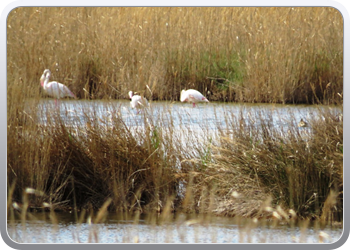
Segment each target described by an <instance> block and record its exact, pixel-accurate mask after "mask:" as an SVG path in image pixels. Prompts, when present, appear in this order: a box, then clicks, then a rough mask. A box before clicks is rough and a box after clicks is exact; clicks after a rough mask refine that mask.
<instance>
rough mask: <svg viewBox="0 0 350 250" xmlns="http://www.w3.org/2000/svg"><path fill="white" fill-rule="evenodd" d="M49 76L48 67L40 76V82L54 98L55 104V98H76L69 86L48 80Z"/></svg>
mask: <svg viewBox="0 0 350 250" xmlns="http://www.w3.org/2000/svg"><path fill="white" fill-rule="evenodd" d="M50 76H51V71H50V70H49V69H45V70H44V73H43V74H42V75H41V77H40V84H41V86H42V87H43V89H44V91H45V92H46V93H47V94H48V95H49V96H52V97H53V98H55V104H56V106H57V99H60V98H64V97H73V98H76V96H75V95H74V94H73V93H72V91H70V90H69V88H68V87H67V86H66V85H64V84H62V83H59V82H56V81H53V82H49V79H50Z"/></svg>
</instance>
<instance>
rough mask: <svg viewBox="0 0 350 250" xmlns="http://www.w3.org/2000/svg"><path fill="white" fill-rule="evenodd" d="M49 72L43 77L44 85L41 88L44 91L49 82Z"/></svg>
mask: <svg viewBox="0 0 350 250" xmlns="http://www.w3.org/2000/svg"><path fill="white" fill-rule="evenodd" d="M50 76H51V75H50V72H47V73H46V76H45V80H44V83H43V87H44V89H46V88H47V84H48V82H49V80H50Z"/></svg>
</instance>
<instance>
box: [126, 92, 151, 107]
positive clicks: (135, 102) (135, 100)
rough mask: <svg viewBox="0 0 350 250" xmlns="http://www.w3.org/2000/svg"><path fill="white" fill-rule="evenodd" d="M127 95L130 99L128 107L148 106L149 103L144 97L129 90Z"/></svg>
mask: <svg viewBox="0 0 350 250" xmlns="http://www.w3.org/2000/svg"><path fill="white" fill-rule="evenodd" d="M129 97H130V99H131V101H130V107H131V108H133V109H134V108H136V109H137V110H139V109H142V108H145V107H148V106H149V103H148V101H147V99H146V98H145V97H142V96H140V95H134V93H133V92H132V91H131V90H130V91H129Z"/></svg>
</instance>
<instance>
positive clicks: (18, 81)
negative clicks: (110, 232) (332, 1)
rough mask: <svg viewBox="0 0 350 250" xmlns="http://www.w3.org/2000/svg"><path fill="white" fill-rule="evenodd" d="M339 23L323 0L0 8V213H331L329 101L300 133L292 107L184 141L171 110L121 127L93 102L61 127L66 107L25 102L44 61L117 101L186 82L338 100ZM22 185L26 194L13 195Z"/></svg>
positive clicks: (235, 120) (166, 94)
mask: <svg viewBox="0 0 350 250" xmlns="http://www.w3.org/2000/svg"><path fill="white" fill-rule="evenodd" d="M204 17H206V18H204ZM341 21H342V19H341V16H340V13H339V12H337V11H336V10H335V9H332V8H318V7H312V8H311V7H310V8H51V7H50V8H44V7H42V8H27V7H26V8H17V9H15V10H13V11H12V12H11V13H10V14H9V17H8V33H7V34H8V45H7V46H8V47H7V48H8V50H7V55H8V58H7V61H8V65H7V77H8V78H7V79H8V82H7V97H8V98H7V125H8V129H7V139H8V141H7V181H8V183H7V186H8V212H9V213H13V207H16V209H17V208H20V210H21V211H27V210H28V209H32V210H51V211H55V210H70V211H74V212H78V211H96V210H98V209H100V208H103V210H111V211H129V212H130V211H133V212H138V213H140V212H141V213H146V212H147V213H148V212H161V213H163V214H165V215H168V214H170V212H174V211H175V212H189V213H197V212H202V213H203V214H205V213H213V214H216V215H229V216H236V215H239V216H246V217H255V218H266V217H273V216H274V215H276V213H278V214H280V216H282V217H283V216H284V215H285V214H284V213H283V212H282V211H289V209H292V210H291V211H294V213H295V214H296V215H297V216H300V218H320V219H321V220H322V221H325V222H330V221H334V220H342V212H343V210H342V209H343V201H342V192H343V186H342V184H343V175H342V173H343V164H342V163H343V162H342V161H343V121H342V119H340V118H341V116H338V114H335V113H332V112H331V111H329V112H328V111H320V115H318V116H313V117H310V119H309V129H308V130H302V129H299V128H298V127H297V122H298V121H296V120H295V118H294V117H293V114H290V117H291V119H290V121H288V124H287V126H286V127H283V128H280V127H278V126H274V124H273V121H272V120H273V119H272V117H271V116H270V114H264V113H259V112H257V113H244V112H243V111H242V112H241V114H239V115H237V114H228V116H226V117H225V118H223V119H225V120H224V122H225V123H226V128H227V129H224V128H222V127H220V126H219V125H217V127H216V129H217V131H218V133H217V138H216V139H215V140H214V139H213V138H208V137H206V136H203V138H196V139H199V140H200V143H197V144H193V143H190V142H189V141H187V142H186V141H184V140H183V138H184V137H188V138H191V137H196V135H195V134H193V133H192V130H191V127H190V126H188V125H185V124H183V125H182V126H181V127H180V133H179V132H177V130H176V129H175V127H174V125H173V119H174V118H175V117H176V116H177V114H173V113H171V112H168V111H166V112H164V113H162V114H158V115H154V113H153V112H152V109H150V110H149V111H147V110H146V111H145V112H143V113H142V114H141V115H140V117H142V120H143V122H142V125H140V126H139V127H138V128H137V129H135V130H131V129H130V128H129V127H128V126H127V124H126V121H125V120H124V118H123V117H122V116H121V115H120V112H118V107H116V108H115V109H114V110H113V115H112V116H107V114H106V119H101V118H99V117H97V115H96V113H95V112H94V110H93V111H92V112H86V113H84V115H83V117H82V118H83V119H82V120H79V121H75V122H72V123H70V124H68V123H67V122H66V120H65V119H63V118H62V116H61V115H60V114H59V112H66V113H68V112H74V111H71V110H57V109H56V108H54V107H52V108H49V109H45V110H44V109H40V108H38V107H39V106H40V105H38V104H39V102H40V98H42V93H41V89H40V85H39V78H40V75H41V74H42V71H43V69H45V68H50V69H51V70H52V72H54V73H53V76H54V79H55V80H59V81H61V82H64V83H65V84H66V85H68V86H69V87H70V88H71V90H72V91H73V92H75V93H76V94H77V96H78V97H79V98H87V99H96V98H111V99H114V98H127V92H128V90H130V89H133V90H137V91H139V92H141V93H144V94H145V95H146V96H147V97H148V99H150V100H178V98H179V93H180V90H181V89H182V88H189V87H191V88H192V87H193V88H197V89H199V90H201V91H202V92H204V93H206V95H207V96H208V98H209V99H210V100H211V101H212V100H223V101H250V102H282V103H287V102H293V103H297V102H306V103H313V102H317V103H335V104H337V105H339V106H341V104H342V87H343V85H342V84H343V83H342V51H343V50H342V48H343V44H342V22H341ZM164 110H166V109H164ZM43 116H45V117H47V120H46V121H45V123H40V122H38V121H39V120H40V119H41V117H43ZM266 118H269V119H266ZM179 119H181V118H179ZM282 122H284V121H282ZM208 126H209V125H208V124H207V125H206V124H204V125H203V126H202V129H203V132H204V133H203V134H204V135H205V131H207V130H208ZM305 133H306V135H305ZM28 188H30V189H29V191H30V190H37V192H38V193H36V195H23V193H26V192H25V191H26V190H27V191H28ZM37 194H40V195H37ZM106 202H107V203H108V205H104V204H106ZM11 211H12V212H11ZM274 212H275V213H274ZM286 213H287V212H286ZM287 214H288V213H287ZM291 216H293V213H289V215H288V216H286V217H285V219H286V220H287V218H290V217H291ZM25 218H26V212H22V219H25ZM283 218H284V217H283Z"/></svg>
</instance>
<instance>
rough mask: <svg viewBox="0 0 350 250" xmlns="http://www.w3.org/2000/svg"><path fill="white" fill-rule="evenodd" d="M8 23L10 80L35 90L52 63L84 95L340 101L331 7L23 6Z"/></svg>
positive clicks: (338, 30)
mask: <svg viewBox="0 0 350 250" xmlns="http://www.w3.org/2000/svg"><path fill="white" fill-rule="evenodd" d="M7 24H8V26H7V62H8V65H7V77H8V85H11V84H13V83H14V82H16V81H18V80H19V79H20V81H21V83H20V84H21V85H22V86H23V88H28V89H31V92H39V91H40V87H39V84H38V79H39V77H40V75H41V73H42V72H43V70H44V69H45V68H49V69H51V71H52V72H53V79H55V80H58V81H60V82H63V83H65V84H66V85H68V86H69V87H70V88H71V90H72V91H73V92H74V93H76V95H77V96H78V97H79V98H91V99H96V98H118V99H119V98H127V93H128V91H129V90H134V91H138V92H141V93H144V94H145V95H146V96H147V97H148V98H152V99H153V100H178V99H179V93H180V91H181V89H184V88H195V89H198V90H199V91H201V92H203V93H205V94H206V95H207V97H208V99H209V100H211V101H214V100H219V101H240V102H267V103H275V102H278V103H324V104H329V103H333V104H334V103H335V104H339V103H342V94H343V92H342V91H343V20H342V16H341V13H339V12H338V11H337V10H336V9H334V8H331V7H300V8H295V7H131V8H129V7H114V8H112V7H100V8H97V7H93V8H89V7H20V8H16V9H14V10H13V11H11V13H10V14H9V16H8V19H7ZM17 73H18V74H19V79H18V78H17V79H16V78H15V77H17ZM146 85H147V86H148V87H149V88H150V89H151V90H152V94H150V92H149V91H147V86H146Z"/></svg>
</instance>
